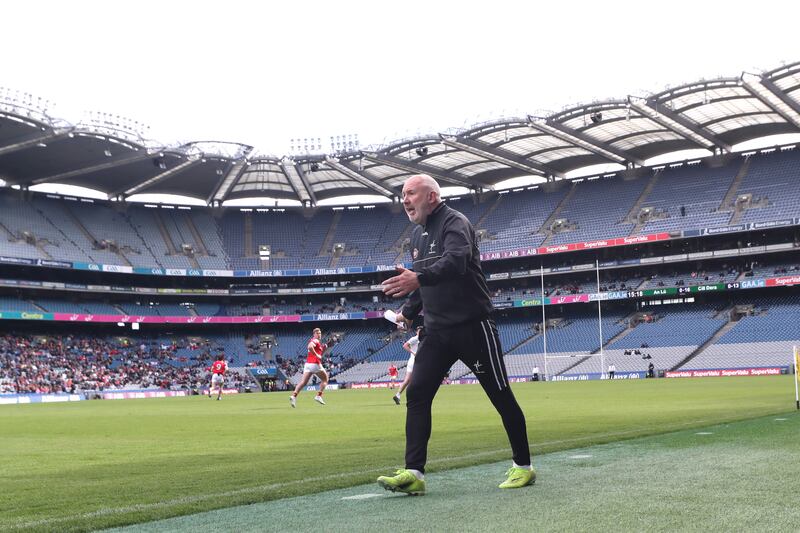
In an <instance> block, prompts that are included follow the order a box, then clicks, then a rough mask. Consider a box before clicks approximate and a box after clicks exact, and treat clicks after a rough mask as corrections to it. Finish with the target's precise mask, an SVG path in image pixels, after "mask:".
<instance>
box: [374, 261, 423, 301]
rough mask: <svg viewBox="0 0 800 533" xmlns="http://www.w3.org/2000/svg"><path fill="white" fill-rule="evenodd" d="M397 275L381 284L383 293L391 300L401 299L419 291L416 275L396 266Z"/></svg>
mask: <svg viewBox="0 0 800 533" xmlns="http://www.w3.org/2000/svg"><path fill="white" fill-rule="evenodd" d="M395 268H396V270H397V272H398V274H397V275H396V276H393V277H391V278H389V279H387V280H386V281H384V282H383V283H382V285H383V293H384V294H386V295H388V296H391V297H393V298H401V297H403V296H406V295H408V294H410V293H412V292H414V291H415V290H417V289H419V280H418V279H417V273H416V272H414V271H411V270H408V269H407V268H404V267H402V266H400V265H397V266H396V267H395Z"/></svg>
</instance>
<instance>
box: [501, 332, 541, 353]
mask: <svg viewBox="0 0 800 533" xmlns="http://www.w3.org/2000/svg"><path fill="white" fill-rule="evenodd" d="M541 335H542V334H541V333H533V334H532V335H531V336H530V337H527V338H525V339H522V340H521V341H519V342H518V343H517V344H515V345H514V346H512V347H511V348H508V349H506V350H505V351H504V352H503V355H505V354H507V353H511V352H513V351H514V350H516V349H517V348H519V347H520V346H522V345H523V344H525V343H528V342H531V341H533V340H534V339H536V338H537V337H540V336H541Z"/></svg>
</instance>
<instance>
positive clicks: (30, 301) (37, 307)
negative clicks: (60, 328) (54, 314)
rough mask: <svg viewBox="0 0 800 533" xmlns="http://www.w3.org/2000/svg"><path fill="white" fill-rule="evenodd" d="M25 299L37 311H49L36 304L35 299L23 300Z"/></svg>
mask: <svg viewBox="0 0 800 533" xmlns="http://www.w3.org/2000/svg"><path fill="white" fill-rule="evenodd" d="M25 301H26V302H28V303H29V304H31V305H32V306H34V307H35V308H36V309H38V310H39V311H41V312H43V313H49V311H48V310H47V309H45V308H44V307H42V306H41V305H39V304H37V303H36V302H35V301H33V300H25Z"/></svg>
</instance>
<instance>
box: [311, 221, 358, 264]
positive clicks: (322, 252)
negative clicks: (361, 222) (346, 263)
mask: <svg viewBox="0 0 800 533" xmlns="http://www.w3.org/2000/svg"><path fill="white" fill-rule="evenodd" d="M343 212H344V211H334V212H333V218H332V219H331V227H330V228H328V233H327V234H326V235H325V240H324V241H322V246H321V247H320V249H319V251H318V252H317V255H318V256H323V257H327V256H330V255H331V250H333V242H334V240H335V239H336V228H337V226H338V225H339V221H340V220H341V219H342V213H343ZM364 230H365V231H367V228H364Z"/></svg>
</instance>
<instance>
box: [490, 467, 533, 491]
mask: <svg viewBox="0 0 800 533" xmlns="http://www.w3.org/2000/svg"><path fill="white" fill-rule="evenodd" d="M506 476H508V479H506V480H505V481H503V482H502V483H500V485H499V487H500V488H501V489H518V488H520V487H524V486H526V485H533V484H534V483H535V482H536V470H528V469H527V468H520V467H518V466H512V467H511V468H509V469H508V472H506Z"/></svg>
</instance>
